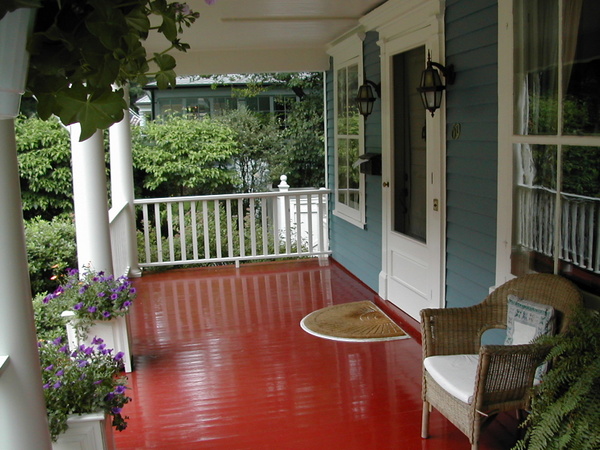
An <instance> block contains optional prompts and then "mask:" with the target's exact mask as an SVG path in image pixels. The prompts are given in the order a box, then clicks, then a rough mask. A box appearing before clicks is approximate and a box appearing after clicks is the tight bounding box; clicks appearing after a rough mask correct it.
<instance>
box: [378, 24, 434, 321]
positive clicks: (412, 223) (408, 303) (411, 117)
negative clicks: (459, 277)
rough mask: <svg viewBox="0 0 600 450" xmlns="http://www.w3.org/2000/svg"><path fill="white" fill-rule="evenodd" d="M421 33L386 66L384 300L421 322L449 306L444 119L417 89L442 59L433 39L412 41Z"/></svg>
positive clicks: (390, 53)
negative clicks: (434, 57) (430, 58)
mask: <svg viewBox="0 0 600 450" xmlns="http://www.w3.org/2000/svg"><path fill="white" fill-rule="evenodd" d="M422 34H423V33H420V34H419V35H418V36H415V39H413V40H412V42H411V39H406V38H404V39H402V41H399V42H397V43H396V46H395V47H394V46H390V45H387V46H386V52H385V53H384V61H383V64H382V66H383V68H384V79H386V81H387V83H386V87H387V90H388V92H387V93H386V94H384V96H385V98H387V99H388V101H387V102H386V103H385V104H384V105H383V107H384V114H383V117H384V118H385V119H384V126H383V132H384V139H383V140H384V151H383V158H384V162H385V164H384V167H385V172H384V174H383V189H382V192H383V208H384V214H383V235H384V237H383V261H382V266H383V270H382V274H381V277H380V295H382V296H383V298H385V299H387V300H389V301H391V302H392V303H393V304H394V305H396V306H397V307H399V308H400V309H402V310H403V311H405V312H406V313H408V314H409V315H410V316H411V317H413V318H415V319H417V320H419V311H420V310H421V309H423V308H437V307H441V306H442V305H443V293H444V289H443V286H444V267H445V264H444V262H445V261H444V251H443V250H444V229H445V227H444V225H445V216H444V205H443V200H444V199H443V195H442V194H443V192H444V190H443V171H442V170H443V167H444V164H443V161H444V155H445V152H444V151H443V145H442V144H443V142H444V140H443V135H442V133H443V131H442V126H441V121H442V117H443V112H442V111H437V112H436V116H435V117H433V118H432V117H431V114H430V113H428V112H427V111H425V109H424V108H423V106H422V103H421V99H420V96H419V93H418V92H417V90H416V88H417V87H418V86H419V82H420V76H421V72H422V71H423V69H424V68H425V62H426V54H427V51H430V50H432V53H434V54H437V53H438V52H437V51H436V50H437V48H435V47H436V45H435V42H436V41H435V40H432V39H425V40H421V42H416V43H415V42H414V41H415V40H417V41H418V39H419V38H421V39H422V38H423V36H422ZM403 43H405V44H408V45H406V46H404V45H403ZM386 113H387V114H386Z"/></svg>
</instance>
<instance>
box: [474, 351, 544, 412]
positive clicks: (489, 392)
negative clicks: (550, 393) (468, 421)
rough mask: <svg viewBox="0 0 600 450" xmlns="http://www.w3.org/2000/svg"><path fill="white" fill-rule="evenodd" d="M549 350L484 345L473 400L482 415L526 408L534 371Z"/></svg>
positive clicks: (480, 355)
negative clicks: (483, 413)
mask: <svg viewBox="0 0 600 450" xmlns="http://www.w3.org/2000/svg"><path fill="white" fill-rule="evenodd" d="M549 351H550V346H547V345H541V344H525V345H483V346H481V348H480V350H479V367H478V377H477V379H476V380H475V391H474V399H475V402H476V403H477V409H478V410H479V411H482V412H486V411H487V412H490V411H499V410H500V411H501V410H507V409H517V408H525V407H527V405H528V402H529V398H530V394H531V388H532V387H533V384H534V377H535V373H536V370H537V368H538V367H539V366H540V364H542V363H543V361H544V359H545V357H546V356H547V354H548V352H549Z"/></svg>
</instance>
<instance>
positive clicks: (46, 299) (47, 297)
mask: <svg viewBox="0 0 600 450" xmlns="http://www.w3.org/2000/svg"><path fill="white" fill-rule="evenodd" d="M53 298H54V295H53V294H48V295H46V296H45V297H44V300H42V303H44V304H45V305H47V304H48V303H50V300H52V299H53Z"/></svg>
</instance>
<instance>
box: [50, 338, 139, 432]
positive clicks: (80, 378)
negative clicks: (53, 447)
mask: <svg viewBox="0 0 600 450" xmlns="http://www.w3.org/2000/svg"><path fill="white" fill-rule="evenodd" d="M63 342H64V340H63V339H61V338H58V339H54V340H51V341H45V342H40V343H39V344H38V350H39V355H40V363H41V368H42V383H43V388H44V398H45V400H46V409H47V413H48V422H49V425H50V435H51V436H52V439H53V440H56V439H57V437H58V435H59V434H61V433H63V432H64V431H65V430H66V429H67V428H68V425H67V417H68V416H69V414H86V413H94V412H97V411H103V412H104V413H106V414H108V415H110V416H112V426H114V427H115V428H116V429H117V430H119V431H122V430H124V429H125V428H126V427H127V422H126V419H127V417H123V416H122V414H121V409H122V408H123V406H124V405H125V404H126V403H129V401H130V400H131V398H130V397H128V396H127V386H126V382H127V378H126V377H118V374H119V372H120V371H121V367H122V359H123V353H122V352H119V353H117V354H116V355H112V354H111V353H112V350H109V349H107V348H106V345H105V344H104V343H103V341H102V339H97V338H95V339H94V340H93V341H92V345H90V346H87V347H86V346H85V345H84V346H82V347H80V348H78V349H77V350H75V351H70V350H69V347H68V345H66V344H65V343H63Z"/></svg>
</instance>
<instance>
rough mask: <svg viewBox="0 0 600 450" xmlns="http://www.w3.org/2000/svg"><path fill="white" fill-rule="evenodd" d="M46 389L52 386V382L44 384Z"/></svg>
mask: <svg viewBox="0 0 600 450" xmlns="http://www.w3.org/2000/svg"><path fill="white" fill-rule="evenodd" d="M42 387H43V388H44V389H49V388H50V383H46V384H45V385H44V386H42Z"/></svg>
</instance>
